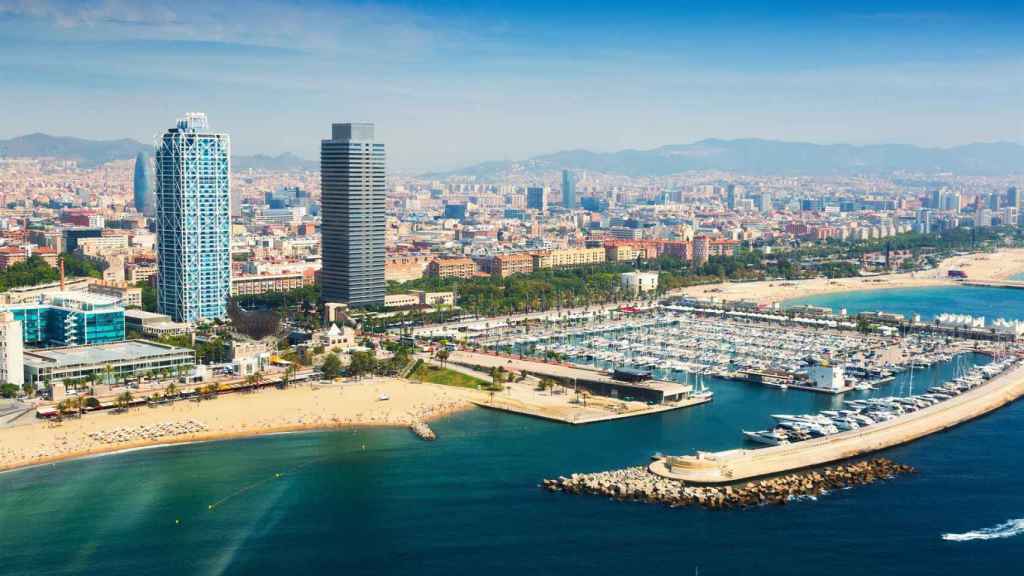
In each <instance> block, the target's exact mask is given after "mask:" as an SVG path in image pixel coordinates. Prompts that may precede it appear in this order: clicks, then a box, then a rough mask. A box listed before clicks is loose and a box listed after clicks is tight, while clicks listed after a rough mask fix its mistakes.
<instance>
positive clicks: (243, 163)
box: [231, 152, 320, 172]
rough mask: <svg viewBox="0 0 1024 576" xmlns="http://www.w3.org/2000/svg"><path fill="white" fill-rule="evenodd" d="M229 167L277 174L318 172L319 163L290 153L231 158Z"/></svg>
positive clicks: (236, 169) (237, 169)
mask: <svg viewBox="0 0 1024 576" xmlns="http://www.w3.org/2000/svg"><path fill="white" fill-rule="evenodd" d="M231 167H232V168H233V169H234V170H235V171H240V170H250V169H251V170H272V171H278V172H286V171H297V170H308V171H313V172H315V171H317V170H320V163H319V162H314V161H312V160H306V159H305V158H300V157H298V156H296V155H295V154H292V153H291V152H285V153H284V154H278V155H277V156H268V155H266V154H256V155H255V156H233V157H232V158H231Z"/></svg>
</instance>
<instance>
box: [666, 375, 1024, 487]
mask: <svg viewBox="0 0 1024 576" xmlns="http://www.w3.org/2000/svg"><path fill="white" fill-rule="evenodd" d="M1022 395H1024V365H1021V364H1017V365H1016V366H1014V367H1013V368H1011V369H1010V370H1008V371H1007V372H1005V373H1003V374H1001V375H999V376H996V377H995V378H993V379H992V380H989V381H987V382H986V383H985V384H983V385H981V386H978V387H977V388H974V389H972V390H970V391H968V392H965V393H964V394H962V395H960V396H956V397H954V398H951V399H950V400H946V401H944V402H940V403H938V404H935V405H933V406H930V407H928V408H924V409H922V410H919V411H916V412H912V413H910V414H906V415H903V416H900V417H898V418H894V419H892V420H889V421H886V422H881V423H879V424H877V425H874V426H869V427H867V428H864V429H858V430H850V431H848V432H842V433H839V434H834V435H830V436H825V437H822V438H815V439H813V440H807V441H804V442H797V443H793V444H784V445H779V446H772V447H769V448H761V449H754V450H746V449H736V450H728V451H725V452H715V453H707V452H698V453H697V454H696V455H692V456H670V457H667V458H662V459H659V460H656V461H654V462H652V463H651V465H650V467H649V469H650V471H651V472H653V473H654V474H656V475H658V476H662V477H665V478H670V479H673V480H682V481H684V482H687V483H692V484H727V483H732V482H737V481H741V480H748V479H751V478H759V477H762V476H769V475H775V474H781V473H785V472H791V471H794V470H799V469H803V468H809V467H813V466H818V465H821V464H826V463H829V462H835V461H838V460H845V459H848V458H853V457H856V456H861V455H864V454H868V453H870V452H875V451H878V450H884V449H886V448H890V447H892V446H896V445H899V444H904V443H906V442H910V441H913V440H916V439H918V438H922V437H924V436H927V435H929V434H934V433H935V432H940V431H942V430H945V429H947V428H951V427H953V426H956V425H958V424H962V423H964V422H967V421H969V420H972V419H974V418H977V417H978V416H982V415H984V414H987V413H989V412H991V411H993V410H996V409H998V408H1000V407H1002V406H1005V405H1006V404H1009V403H1010V402H1013V401H1014V400H1016V399H1017V398H1019V397H1020V396H1022Z"/></svg>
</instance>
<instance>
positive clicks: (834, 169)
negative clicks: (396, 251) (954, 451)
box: [0, 133, 1024, 179]
mask: <svg viewBox="0 0 1024 576" xmlns="http://www.w3.org/2000/svg"><path fill="white" fill-rule="evenodd" d="M152 150H153V147H152V146H150V145H148V144H143V143H142V142H138V141H136V140H131V139H121V140H85V139H81V138H69V137H59V136H50V135H47V134H38V133H37V134H29V135H26V136H19V137H17V138H11V139H10V140H0V157H26V156H27V157H42V156H48V157H56V158H63V159H67V160H76V161H78V163H79V165H80V166H83V167H92V166H97V165H100V164H103V163H105V162H110V161H112V160H127V159H132V158H134V157H135V156H136V155H137V154H138V153H139V152H150V153H151V152H152ZM231 161H232V165H233V167H234V170H236V171H243V170H249V169H253V170H278V171H287V170H292V171H297V170H310V171H315V170H318V169H319V165H318V163H317V162H315V161H310V160H306V159H304V158H301V157H299V156H296V155H295V154H291V153H284V154H280V155H277V156H268V155H263V154H257V155H254V156H232V159H231ZM563 169H569V170H587V171H593V172H601V173H606V174H621V175H625V176H666V175H669V174H677V173H680V172H687V171H697V170H721V171H728V172H736V173H740V174H751V175H772V174H787V175H809V176H823V175H850V174H865V175H868V174H890V173H893V172H901V171H905V172H923V173H940V172H953V173H957V174H965V175H998V176H1002V175H1008V174H1021V173H1024V146H1022V145H1020V144H1016V143H1013V142H989V143H977V144H967V145H963V146H955V147H952V148H923V147H919V146H913V145H909V144H877V145H869V146H854V145H851V144H811V143H806V142H782V141H778V140H760V139H741V140H717V139H711V140H701V141H699V142H694V143H692V144H672V145H668V146H661V147H659V148H654V149H651V150H622V151H619V152H591V151H588V150H567V151H563V152H555V153H553V154H544V155H541V156H534V157H532V158H529V159H527V160H519V161H494V162H484V163H481V164H476V165H473V166H468V167H465V168H461V169H458V170H453V171H450V172H438V173H432V174H426V175H424V176H426V177H430V178H443V177H447V176H476V177H479V178H484V179H486V178H501V177H502V176H504V175H507V174H519V175H526V176H539V175H541V174H544V173H549V172H551V171H557V170H563Z"/></svg>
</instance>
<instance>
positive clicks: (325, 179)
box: [320, 123, 387, 306]
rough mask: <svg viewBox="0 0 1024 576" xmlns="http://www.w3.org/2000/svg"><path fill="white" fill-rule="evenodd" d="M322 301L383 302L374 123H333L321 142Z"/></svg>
mask: <svg viewBox="0 0 1024 576" xmlns="http://www.w3.org/2000/svg"><path fill="white" fill-rule="evenodd" d="M320 183H321V190H322V192H321V205H322V208H321V217H322V222H323V224H322V226H321V231H322V238H321V245H322V246H323V268H322V269H321V271H320V290H321V297H322V299H323V301H324V302H342V303H346V304H348V305H350V306H366V305H372V304H383V303H384V293H385V285H384V236H385V229H386V219H387V215H386V213H385V206H384V204H385V199H386V197H387V186H386V183H385V170H384V144H382V143H380V142H375V141H374V134H373V124H367V123H358V124H356V123H353V124H334V125H333V126H332V127H331V139H330V140H322V141H321V142H320Z"/></svg>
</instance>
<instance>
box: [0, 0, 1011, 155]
mask: <svg viewBox="0 0 1024 576" xmlns="http://www.w3.org/2000/svg"><path fill="white" fill-rule="evenodd" d="M645 8H646V9H645V10H644V11H643V13H640V11H636V10H632V9H631V8H630V7H628V6H608V5H607V4H605V3H596V2H579V3H575V4H574V5H573V6H565V5H560V6H549V5H547V4H545V3H538V2H533V1H532V0H529V1H523V2H517V3H512V4H505V3H503V2H494V1H482V2H449V1H443V2H431V3H429V4H428V3H422V2H410V1H399V2H392V1H384V2H376V3H365V2H337V3H335V2H323V1H317V2H306V3H301V4H300V3H294V2H280V1H265V2H256V3H244V4H243V3H236V2H231V1H229V0H211V1H210V2H203V3H199V2H193V1H192V0H185V1H182V2H176V3H163V2H145V3H131V2H125V1H121V0H100V1H85V2H72V1H62V0H46V1H38V2H35V1H34V2H23V1H18V0H0V46H2V47H4V50H3V51H2V53H0V71H2V74H3V76H4V78H5V90H4V91H3V93H2V95H0V103H2V104H4V105H5V107H6V108H7V109H9V110H16V111H17V113H15V114H11V115H10V117H9V118H8V119H6V121H5V123H4V125H3V127H0V138H11V137H15V136H20V135H24V134H30V133H34V132H43V133H47V134H52V135H56V136H74V137H79V138H87V139H94V140H103V139H117V138H123V137H127V138H133V139H136V140H139V141H141V142H151V141H152V140H153V137H154V136H155V135H156V134H158V133H160V132H162V131H163V130H165V129H166V128H167V127H169V126H171V125H172V124H173V122H174V121H175V119H176V118H178V117H179V116H181V115H182V114H183V113H185V112H187V111H202V112H206V113H207V114H208V115H209V118H210V124H211V127H212V128H213V129H215V130H220V131H225V132H229V133H230V134H231V136H232V144H233V148H234V152H235V153H236V154H240V155H252V154H268V155H277V154H280V153H283V152H291V153H294V154H297V155H299V156H300V157H303V158H307V159H315V158H317V156H318V147H319V142H320V140H321V139H323V138H327V137H328V136H329V133H330V124H331V123H332V122H345V121H371V122H374V123H375V124H376V125H377V133H378V137H379V139H380V140H382V141H383V142H385V143H386V144H387V145H388V155H389V166H390V167H391V168H393V169H394V170H396V171H408V172H422V171H428V170H447V169H452V168H456V167H462V166H467V165H471V164H474V163H477V162H482V161H489V160H521V159H525V158H529V157H532V156H537V155H541V154H545V153H550V152H555V151H560V150H573V149H586V150H591V151H595V152H608V151H617V150H623V149H641V150H642V149H651V148H656V147H658V146H662V145H667V144H685V143H689V142H695V141H699V140H702V139H706V138H722V139H733V138H763V139H771V140H783V141H798V142H812V143H817V144H833V143H848V144H856V145H866V144H887V143H900V144H914V145H918V146H925V147H941V148H946V147H951V146H956V145H962V144H968V143H972V142H992V141H1007V142H1021V141H1022V140H1024V138H1022V135H1024V105H1022V104H1021V100H1020V94H1022V93H1024V42H1021V40H1020V33H1019V30H1020V28H1021V26H1020V25H1021V24H1022V23H1024V18H1022V8H1021V7H1020V6H1013V5H1009V6H1007V5H1003V4H1001V3H984V2H982V3H972V4H970V5H968V6H962V5H960V3H956V2H928V3H925V2H907V1H898V2H885V3H883V2H859V3H853V2H844V3H839V4H831V5H829V6H821V5H819V4H816V3H797V4H792V5H788V6H785V7H772V8H766V7H763V6H760V5H758V4H755V3H748V2H731V3H728V5H724V4H723V5H718V6H714V7H705V6H696V7H694V6H679V5H676V4H675V3H659V2H654V3H650V4H648V5H647V6H646V7H645ZM72 61H73V62H74V65H73V66H72V65H69V64H68V62H72ZM26 102H31V103H32V104H33V105H32V106H25V105H24V104H25V103H26Z"/></svg>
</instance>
